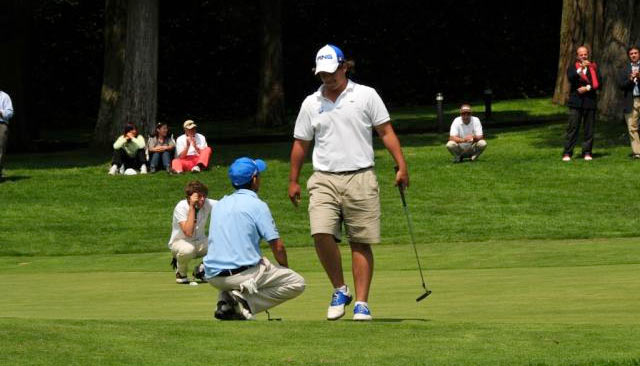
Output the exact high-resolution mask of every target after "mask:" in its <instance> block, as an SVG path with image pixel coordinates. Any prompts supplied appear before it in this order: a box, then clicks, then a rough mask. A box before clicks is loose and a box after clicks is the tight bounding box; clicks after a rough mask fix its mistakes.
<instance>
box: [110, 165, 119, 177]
mask: <svg viewBox="0 0 640 366" xmlns="http://www.w3.org/2000/svg"><path fill="white" fill-rule="evenodd" d="M116 174H118V166H117V165H115V164H113V165H112V166H111V168H109V175H116Z"/></svg>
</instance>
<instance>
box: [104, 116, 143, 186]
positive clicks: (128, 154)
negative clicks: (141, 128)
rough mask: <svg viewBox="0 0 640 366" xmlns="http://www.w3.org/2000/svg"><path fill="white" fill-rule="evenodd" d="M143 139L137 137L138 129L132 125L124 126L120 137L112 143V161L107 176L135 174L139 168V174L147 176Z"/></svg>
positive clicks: (139, 136)
mask: <svg viewBox="0 0 640 366" xmlns="http://www.w3.org/2000/svg"><path fill="white" fill-rule="evenodd" d="M144 148H145V143H144V137H142V136H141V135H138V128H137V127H136V125H134V124H133V123H127V124H126V125H125V126H124V131H123V132H122V135H121V136H119V137H118V139H117V140H116V142H114V143H113V159H112V160H111V168H110V169H109V175H115V174H118V172H120V174H136V169H138V168H140V174H147V158H146V156H145V153H144Z"/></svg>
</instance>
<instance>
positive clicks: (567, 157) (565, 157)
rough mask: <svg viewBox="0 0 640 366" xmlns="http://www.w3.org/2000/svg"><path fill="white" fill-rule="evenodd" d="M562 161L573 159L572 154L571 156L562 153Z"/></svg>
mask: <svg viewBox="0 0 640 366" xmlns="http://www.w3.org/2000/svg"><path fill="white" fill-rule="evenodd" d="M562 161H571V156H569V155H562Z"/></svg>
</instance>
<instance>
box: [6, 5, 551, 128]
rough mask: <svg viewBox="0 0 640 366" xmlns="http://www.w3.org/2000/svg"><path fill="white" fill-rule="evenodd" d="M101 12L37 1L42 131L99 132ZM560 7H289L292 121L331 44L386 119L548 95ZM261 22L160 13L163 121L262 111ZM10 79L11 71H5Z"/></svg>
mask: <svg viewBox="0 0 640 366" xmlns="http://www.w3.org/2000/svg"><path fill="white" fill-rule="evenodd" d="M103 7H104V4H103V2H102V1H70V0H66V1H61V0H57V1H36V2H34V9H35V11H34V19H33V27H32V29H31V39H32V42H31V44H30V45H29V47H30V49H29V53H30V55H31V60H32V61H31V65H25V66H26V67H28V68H29V71H28V72H27V78H26V80H27V81H26V82H27V83H28V90H29V91H30V92H29V98H30V102H29V104H30V105H31V106H32V108H31V110H30V111H29V113H30V115H29V118H35V119H37V121H38V123H37V124H38V125H39V126H40V127H39V128H40V129H41V130H42V129H51V128H62V129H65V128H83V129H84V128H86V129H92V128H93V126H94V124H95V120H96V117H97V113H98V107H99V93H100V87H101V82H102V72H103V49H104V45H103V27H104V21H103V11H104V9H103ZM561 11H562V4H561V2H555V1H553V2H535V3H534V2H522V3H520V2H506V1H505V2H502V1H492V2H486V1H472V0H466V1H465V0H462V1H457V2H437V3H436V2H424V1H409V2H399V1H382V0H379V1H367V2H360V1H355V2H345V3H341V4H340V5H339V6H336V5H333V6H332V7H330V8H329V7H328V6H327V3H326V2H319V1H311V0H301V1H285V4H284V14H283V58H284V85H285V101H286V107H287V111H288V114H289V115H290V117H289V120H290V122H291V120H292V119H293V118H295V113H296V112H297V109H298V107H299V105H300V103H301V101H302V100H303V98H304V97H305V96H306V95H307V94H309V93H311V92H313V91H314V90H315V89H316V88H317V87H318V85H319V83H318V81H317V80H316V79H315V78H314V77H313V75H312V74H311V68H312V67H313V66H314V65H313V59H314V57H315V53H316V51H317V50H318V48H320V47H321V46H323V45H324V44H326V43H328V42H329V43H334V44H336V45H338V46H339V47H341V48H342V49H343V50H344V52H345V54H346V56H347V58H353V59H354V60H355V61H356V73H355V75H354V76H353V78H354V79H355V80H356V81H359V82H361V83H364V84H368V85H371V86H374V87H375V88H376V89H377V90H378V91H379V93H380V94H381V95H382V97H383V98H384V100H385V102H386V103H387V105H388V106H389V107H390V108H393V107H394V106H406V105H429V104H433V102H434V97H435V94H436V93H437V92H443V93H444V94H445V98H446V100H447V101H449V102H451V101H463V100H479V99H480V98H481V96H482V91H483V90H484V89H485V88H486V87H488V86H490V87H491V89H492V90H493V92H494V94H495V97H496V98H498V99H505V98H521V97H533V96H550V95H551V94H552V92H553V87H554V82H555V78H556V68H557V59H558V47H559V29H560V20H561ZM259 32H260V12H259V7H258V6H257V4H253V3H249V2H244V1H239V0H236V1H195V0H189V1H181V2H173V1H171V2H170V1H163V2H162V3H161V4H160V46H159V75H158V119H159V120H164V121H168V122H169V123H170V124H173V125H178V124H179V123H180V121H183V120H184V119H185V118H187V117H189V118H194V119H197V120H201V121H203V120H204V121H207V123H216V122H214V121H223V120H227V121H228V120H236V119H246V118H251V117H252V115H253V114H254V113H255V110H256V103H257V97H258V94H257V93H258V80H259V79H258V76H259V70H258V68H259V61H260V60H259V57H260V33H259ZM3 72H11V71H10V70H5V71H3Z"/></svg>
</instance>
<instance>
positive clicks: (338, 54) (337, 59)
mask: <svg viewBox="0 0 640 366" xmlns="http://www.w3.org/2000/svg"><path fill="white" fill-rule="evenodd" d="M342 62H344V54H343V53H342V51H341V50H340V49H339V48H338V47H336V46H334V45H332V44H328V45H326V46H324V47H322V48H321V49H320V51H318V54H316V75H317V74H318V73H319V72H328V73H334V72H335V71H336V70H337V69H338V66H340V64H341V63H342Z"/></svg>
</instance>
